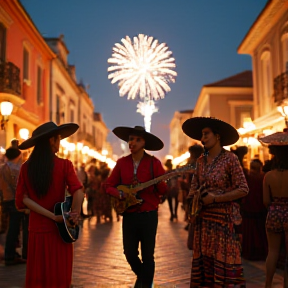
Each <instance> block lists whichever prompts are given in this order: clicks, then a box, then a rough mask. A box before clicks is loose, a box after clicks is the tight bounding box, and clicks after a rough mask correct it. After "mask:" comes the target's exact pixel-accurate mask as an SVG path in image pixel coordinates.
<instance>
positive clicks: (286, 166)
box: [269, 145, 288, 170]
mask: <svg viewBox="0 0 288 288" xmlns="http://www.w3.org/2000/svg"><path fill="white" fill-rule="evenodd" d="M269 153H271V154H272V155H274V157H273V158H272V169H280V170H288V145H283V146H278V145H270V146H269Z"/></svg>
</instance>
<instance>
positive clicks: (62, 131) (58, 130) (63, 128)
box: [18, 123, 79, 150]
mask: <svg viewBox="0 0 288 288" xmlns="http://www.w3.org/2000/svg"><path fill="white" fill-rule="evenodd" d="M78 128H79V125H78V124H75V123H67V124H63V125H59V126H56V127H55V128H53V129H49V130H47V131H44V132H43V133H41V134H39V135H37V136H34V137H33V136H32V137H31V138H29V139H27V140H25V141H24V142H23V143H22V144H20V145H19V147H18V148H19V149H20V150H25V149H29V148H31V147H33V146H35V145H36V143H37V142H38V141H39V140H40V139H44V138H50V137H52V136H53V135H56V134H59V135H61V139H64V138H67V137H69V136H71V135H72V134H74V133H75V132H76V131H77V130H78Z"/></svg>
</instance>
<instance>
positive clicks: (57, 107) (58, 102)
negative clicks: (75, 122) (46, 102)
mask: <svg viewBox="0 0 288 288" xmlns="http://www.w3.org/2000/svg"><path fill="white" fill-rule="evenodd" d="M60 118H61V117H60V97H59V95H56V124H57V125H59V124H60Z"/></svg>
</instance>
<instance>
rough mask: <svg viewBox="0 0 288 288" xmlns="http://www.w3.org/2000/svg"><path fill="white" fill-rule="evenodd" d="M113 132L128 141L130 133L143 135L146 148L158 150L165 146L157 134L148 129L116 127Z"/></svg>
mask: <svg viewBox="0 0 288 288" xmlns="http://www.w3.org/2000/svg"><path fill="white" fill-rule="evenodd" d="M112 132H113V133H114V134H115V135H116V136H117V137H118V138H120V139H121V140H123V141H125V142H128V140H129V136H130V135H133V134H134V135H141V136H143V138H144V139H145V150H149V151H158V150H161V149H162V148H163V147H164V143H163V142H162V141H161V140H160V139H159V138H158V137H157V136H155V135H153V134H151V133H149V132H147V131H139V130H137V129H135V128H131V127H116V128H114V129H113V130H112Z"/></svg>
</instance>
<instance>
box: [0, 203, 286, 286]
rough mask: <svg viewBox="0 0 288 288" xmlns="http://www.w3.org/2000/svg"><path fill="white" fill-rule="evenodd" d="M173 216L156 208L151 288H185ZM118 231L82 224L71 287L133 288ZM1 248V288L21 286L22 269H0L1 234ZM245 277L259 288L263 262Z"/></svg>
mask: <svg viewBox="0 0 288 288" xmlns="http://www.w3.org/2000/svg"><path fill="white" fill-rule="evenodd" d="M178 217H179V218H178V221H177V222H170V221H169V218H170V214H169V210H168V204H167V202H165V203H164V204H162V205H161V206H160V209H159V225H158V234H157V241H156V243H157V244H156V252H155V260H156V272H155V278H154V283H155V284H154V288H156V287H163V288H164V287H165V288H169V287H171V288H172V287H173V288H188V287H189V277H190V268H191V258H192V252H191V251H189V250H188V249H187V247H186V241H187V231H185V230H184V226H185V222H184V221H183V219H184V213H183V211H182V210H181V209H180V207H179V215H178ZM121 226H122V222H121V218H120V221H119V222H117V220H116V217H114V220H113V222H112V223H109V222H107V223H105V222H104V221H103V223H96V218H95V217H92V218H91V219H85V220H84V221H83V227H82V229H81V232H80V237H79V239H78V240H77V242H76V243H75V258H74V269H73V288H100V287H101V288H106V287H114V288H128V287H133V283H134V281H135V276H134V274H133V272H132V271H131V270H130V268H129V266H128V264H127V263H126V261H125V257H124V255H123V251H122V239H121ZM0 244H1V246H0V253H1V263H0V288H20V287H24V281H25V269H26V268H25V266H26V265H16V266H7V267H6V266H4V263H3V244H4V234H1V235H0ZM244 276H245V278H246V280H247V288H261V287H264V279H265V270H264V262H252V261H245V260H244ZM282 282H283V277H282V271H281V270H278V271H277V272H276V274H275V277H274V287H275V288H280V287H281V288H282V287H283V284H282ZM28 288H29V287H28ZM51 288H52V287H51Z"/></svg>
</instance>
